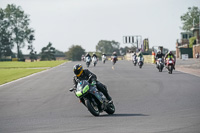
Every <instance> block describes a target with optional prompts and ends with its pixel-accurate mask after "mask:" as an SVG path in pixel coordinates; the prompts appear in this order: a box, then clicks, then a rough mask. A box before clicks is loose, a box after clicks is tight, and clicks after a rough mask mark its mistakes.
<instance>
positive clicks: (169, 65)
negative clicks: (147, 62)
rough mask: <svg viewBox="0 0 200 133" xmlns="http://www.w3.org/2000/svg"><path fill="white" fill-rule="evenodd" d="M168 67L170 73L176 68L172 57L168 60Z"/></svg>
mask: <svg viewBox="0 0 200 133" xmlns="http://www.w3.org/2000/svg"><path fill="white" fill-rule="evenodd" d="M166 67H167V69H168V73H169V74H172V71H173V69H174V60H173V59H172V58H168V59H167V60H166Z"/></svg>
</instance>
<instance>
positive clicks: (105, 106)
mask: <svg viewBox="0 0 200 133" xmlns="http://www.w3.org/2000/svg"><path fill="white" fill-rule="evenodd" d="M90 78H91V77H90ZM90 78H89V79H88V80H81V81H78V85H77V89H73V88H72V89H70V91H71V92H72V91H74V93H75V95H76V96H77V97H78V98H79V99H80V101H81V102H82V103H83V104H84V105H85V106H86V107H87V108H88V110H89V111H90V113H91V114H92V115H94V116H99V115H100V113H101V112H103V111H105V112H106V113H108V114H113V113H114V112H115V106H114V104H113V102H112V103H109V101H108V100H107V99H106V97H105V96H104V94H103V93H102V92H100V91H98V89H97V87H96V85H91V84H90V83H89V80H90ZM93 82H94V81H93Z"/></svg>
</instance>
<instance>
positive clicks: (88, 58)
mask: <svg viewBox="0 0 200 133" xmlns="http://www.w3.org/2000/svg"><path fill="white" fill-rule="evenodd" d="M85 62H86V66H87V67H89V66H90V62H91V58H90V57H88V56H87V57H86V58H85Z"/></svg>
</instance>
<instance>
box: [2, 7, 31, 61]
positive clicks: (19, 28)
mask: <svg viewBox="0 0 200 133" xmlns="http://www.w3.org/2000/svg"><path fill="white" fill-rule="evenodd" d="M4 13H5V18H6V19H7V20H8V22H9V26H8V27H7V30H8V31H10V32H11V39H12V41H13V42H14V43H15V44H16V45H17V55H18V58H19V57H20V49H21V48H23V47H24V46H25V42H28V43H31V42H32V41H33V40H34V35H33V33H34V30H33V29H31V28H29V21H30V19H29V16H28V15H27V14H25V13H24V11H23V10H22V9H21V7H20V6H18V7H17V6H15V5H13V4H11V5H10V4H8V5H7V7H6V9H5V10H4Z"/></svg>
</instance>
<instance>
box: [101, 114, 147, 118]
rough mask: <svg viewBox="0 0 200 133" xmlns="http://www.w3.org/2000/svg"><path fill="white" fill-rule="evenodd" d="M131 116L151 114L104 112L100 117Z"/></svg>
mask: <svg viewBox="0 0 200 133" xmlns="http://www.w3.org/2000/svg"><path fill="white" fill-rule="evenodd" d="M130 116H149V115H146V114H113V115H108V114H102V115H100V116H99V117H130Z"/></svg>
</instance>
